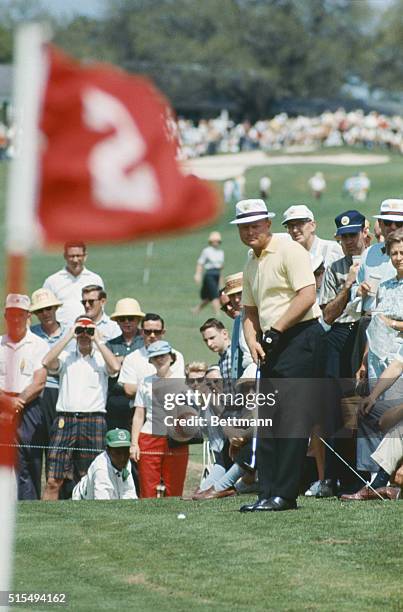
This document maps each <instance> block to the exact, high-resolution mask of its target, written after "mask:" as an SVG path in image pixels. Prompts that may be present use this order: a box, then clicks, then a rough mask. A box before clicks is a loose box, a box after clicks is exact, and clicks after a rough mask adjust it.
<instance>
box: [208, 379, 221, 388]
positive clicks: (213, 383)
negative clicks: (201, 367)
mask: <svg viewBox="0 0 403 612" xmlns="http://www.w3.org/2000/svg"><path fill="white" fill-rule="evenodd" d="M220 380H221V379H220V378H206V385H207V386H208V387H211V386H213V385H217V384H218V383H219V382H220Z"/></svg>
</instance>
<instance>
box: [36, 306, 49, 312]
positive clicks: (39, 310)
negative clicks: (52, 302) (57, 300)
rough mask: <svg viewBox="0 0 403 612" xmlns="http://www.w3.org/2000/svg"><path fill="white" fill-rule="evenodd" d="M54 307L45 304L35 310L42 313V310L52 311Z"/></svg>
mask: <svg viewBox="0 0 403 612" xmlns="http://www.w3.org/2000/svg"><path fill="white" fill-rule="evenodd" d="M52 308H53V306H45V308H38V310H35V314H41V312H50V311H51V310H52Z"/></svg>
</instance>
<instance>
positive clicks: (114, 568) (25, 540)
mask: <svg viewBox="0 0 403 612" xmlns="http://www.w3.org/2000/svg"><path fill="white" fill-rule="evenodd" d="M248 499H249V498H245V497H244V496H243V497H242V502H243V503H244V502H245V501H247V500H248ZM240 503H241V502H240V499H239V498H237V499H226V500H221V501H218V500H215V501H213V502H211V501H210V502H183V501H180V500H176V499H165V500H144V501H142V502H140V503H136V502H97V503H93V502H77V503H75V502H57V503H47V504H45V503H20V504H19V513H18V539H17V551H16V572H15V582H14V589H15V590H16V591H36V592H43V591H45V592H65V593H66V594H67V597H68V600H69V605H68V609H72V610H73V609H74V610H77V611H84V612H90V611H92V610H94V611H95V610H121V609H122V610H124V609H127V610H141V611H148V610H150V611H151V610H156V609H163V610H175V611H183V612H185V611H188V610H194V611H198V610H220V611H223V612H225V611H227V610H228V611H230V610H248V611H253V610H320V611H321V612H323V611H333V610H353V609H354V610H360V612H363V611H367V610H368V611H369V610H373V611H379V610H381V609H384V610H401V609H403V607H402V601H403V586H402V584H403V583H402V580H401V567H399V559H401V556H402V544H401V540H399V537H398V534H399V531H400V527H401V522H402V509H403V504H399V503H397V504H396V503H394V502H377V501H375V502H367V503H362V504H359V503H357V504H350V505H349V504H342V503H341V502H339V501H337V500H333V501H329V500H322V501H319V500H306V499H304V500H302V502H301V506H302V507H301V508H300V509H299V510H298V511H296V512H295V511H294V512H286V513H266V514H263V515H241V514H239V512H238V508H239V505H240ZM179 512H185V513H186V515H187V518H186V520H178V518H177V514H178V513H179ZM19 609H21V606H19ZM27 609H28V608H27ZM35 609H37V610H39V609H42V608H36V606H35ZM43 609H44V610H45V609H49V607H46V608H43ZM64 609H65V608H64Z"/></svg>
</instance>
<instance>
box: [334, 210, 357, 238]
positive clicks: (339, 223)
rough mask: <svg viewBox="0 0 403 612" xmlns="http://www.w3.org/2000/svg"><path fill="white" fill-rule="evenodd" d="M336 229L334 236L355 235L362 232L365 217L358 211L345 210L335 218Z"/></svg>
mask: <svg viewBox="0 0 403 612" xmlns="http://www.w3.org/2000/svg"><path fill="white" fill-rule="evenodd" d="M334 221H335V223H336V227H337V231H336V236H342V235H343V234H357V233H358V232H360V231H362V229H363V228H364V224H365V217H364V215H362V214H361V213H360V212H358V210H347V211H346V212H344V213H341V214H340V215H337V217H336V218H335V220H334Z"/></svg>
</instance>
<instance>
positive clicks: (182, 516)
mask: <svg viewBox="0 0 403 612" xmlns="http://www.w3.org/2000/svg"><path fill="white" fill-rule="evenodd" d="M176 518H178V519H185V518H186V514H182V513H181V514H178V516H177V517H176Z"/></svg>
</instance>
